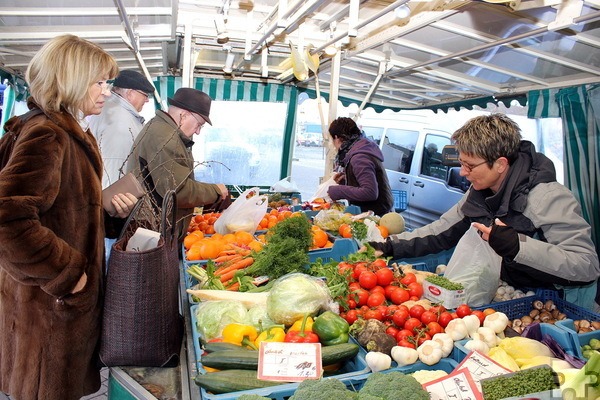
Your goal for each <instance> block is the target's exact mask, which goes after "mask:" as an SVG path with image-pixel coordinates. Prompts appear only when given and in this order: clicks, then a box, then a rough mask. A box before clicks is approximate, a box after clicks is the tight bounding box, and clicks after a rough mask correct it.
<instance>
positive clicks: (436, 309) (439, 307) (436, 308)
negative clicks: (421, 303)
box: [429, 304, 448, 315]
mask: <svg viewBox="0 0 600 400" xmlns="http://www.w3.org/2000/svg"><path fill="white" fill-rule="evenodd" d="M429 311H431V312H433V313H435V314H436V315H440V314H441V313H443V312H444V311H448V310H446V307H444V306H443V305H441V304H438V305H435V306H432V307H431V308H430V309H429Z"/></svg>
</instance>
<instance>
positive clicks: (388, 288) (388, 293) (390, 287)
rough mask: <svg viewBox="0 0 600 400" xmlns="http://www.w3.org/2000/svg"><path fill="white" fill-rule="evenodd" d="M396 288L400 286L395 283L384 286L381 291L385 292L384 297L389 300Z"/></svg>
mask: <svg viewBox="0 0 600 400" xmlns="http://www.w3.org/2000/svg"><path fill="white" fill-rule="evenodd" d="M397 289H400V288H399V287H398V286H395V285H387V286H386V287H384V288H383V291H384V293H385V298H386V299H388V300H390V301H391V300H392V292H393V291H394V290H397Z"/></svg>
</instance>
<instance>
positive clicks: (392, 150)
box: [381, 128, 419, 174]
mask: <svg viewBox="0 0 600 400" xmlns="http://www.w3.org/2000/svg"><path fill="white" fill-rule="evenodd" d="M418 139H419V132H417V131H410V130H406V129H391V128H390V129H388V130H387V131H386V133H385V138H384V139H383V146H382V148H381V150H382V152H383V159H384V160H383V165H384V166H385V168H386V169H389V170H392V171H398V172H403V173H406V174H408V173H409V172H410V164H411V163H412V159H413V155H414V153H415V148H416V146H417V140H418Z"/></svg>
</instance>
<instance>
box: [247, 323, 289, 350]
mask: <svg viewBox="0 0 600 400" xmlns="http://www.w3.org/2000/svg"><path fill="white" fill-rule="evenodd" d="M284 338H285V330H283V328H282V327H281V326H271V327H269V328H267V329H265V330H264V331H262V332H261V333H260V334H259V335H258V337H257V338H256V340H255V341H254V344H255V345H256V347H260V343H261V342H283V339H284Z"/></svg>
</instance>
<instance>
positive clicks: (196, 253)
mask: <svg viewBox="0 0 600 400" xmlns="http://www.w3.org/2000/svg"><path fill="white" fill-rule="evenodd" d="M185 257H186V258H187V259H188V260H189V261H196V260H201V259H202V257H200V247H193V246H192V247H191V248H190V249H189V250H188V251H186V252H185Z"/></svg>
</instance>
